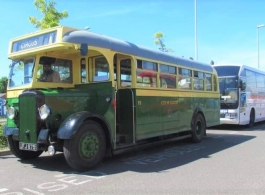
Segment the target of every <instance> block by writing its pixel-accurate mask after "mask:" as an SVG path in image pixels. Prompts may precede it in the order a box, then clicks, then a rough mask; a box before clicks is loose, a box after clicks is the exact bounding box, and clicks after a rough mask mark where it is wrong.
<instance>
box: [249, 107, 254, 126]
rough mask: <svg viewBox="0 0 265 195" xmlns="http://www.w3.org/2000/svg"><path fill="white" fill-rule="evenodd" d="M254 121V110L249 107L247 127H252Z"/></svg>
mask: <svg viewBox="0 0 265 195" xmlns="http://www.w3.org/2000/svg"><path fill="white" fill-rule="evenodd" d="M254 123H255V111H254V110H253V109H251V111H250V115H249V123H248V127H253V126H254Z"/></svg>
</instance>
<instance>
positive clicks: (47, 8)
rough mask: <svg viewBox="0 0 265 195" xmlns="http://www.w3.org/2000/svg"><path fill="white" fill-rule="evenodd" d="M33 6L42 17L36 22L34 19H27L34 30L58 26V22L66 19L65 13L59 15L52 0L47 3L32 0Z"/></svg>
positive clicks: (44, 0) (43, 0) (40, 0)
mask: <svg viewBox="0 0 265 195" xmlns="http://www.w3.org/2000/svg"><path fill="white" fill-rule="evenodd" d="M34 5H35V7H36V8H37V10H39V11H40V12H41V14H42V15H43V18H42V19H41V20H37V18H36V17H29V21H30V23H31V24H33V25H34V26H35V27H36V28H40V29H46V28H50V27H55V26H59V24H60V20H62V19H64V18H67V17H68V12H67V11H63V12H61V13H60V12H58V11H57V10H56V9H55V5H56V2H55V1H54V0H51V1H50V2H48V3H47V2H46V0H34Z"/></svg>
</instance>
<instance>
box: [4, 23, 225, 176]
mask: <svg viewBox="0 0 265 195" xmlns="http://www.w3.org/2000/svg"><path fill="white" fill-rule="evenodd" d="M8 58H9V59H10V60H12V62H11V65H10V75H9V83H8V89H7V104H6V107H7V115H8V119H7V123H6V125H5V128H4V135H5V136H7V137H8V141H9V146H10V149H11V151H12V152H13V154H14V155H15V156H16V157H18V158H20V159H33V158H37V157H38V156H40V155H41V154H42V153H43V152H48V153H49V154H50V155H53V154H54V153H55V152H56V151H58V152H63V153H64V156H65V158H66V161H67V162H68V164H69V165H70V166H71V167H72V168H73V169H75V170H79V171H82V170H87V169H89V168H92V167H94V166H95V165H97V164H98V163H99V162H100V161H102V159H103V158H104V157H105V156H106V155H107V154H112V155H113V154H117V153H121V152H125V151H128V150H132V149H135V148H139V147H140V146H147V145H150V144H155V143H159V142H165V141H169V140H178V139H183V138H189V139H191V140H192V141H193V142H200V141H201V140H202V139H203V137H204V136H205V135H206V128H207V127H209V126H213V125H218V124H219V122H220V117H219V115H220V93H219V83H218V79H217V74H216V71H215V69H214V68H213V67H212V66H210V65H208V64H204V63H199V62H197V61H193V60H189V59H184V58H181V57H176V56H174V55H170V54H168V53H164V52H160V51H156V50H151V49H148V48H144V47H142V46H138V45H135V44H132V43H129V42H127V41H123V40H118V39H115V38H111V37H108V36H105V35H101V34H96V33H92V32H88V31H85V30H79V29H73V28H69V27H63V26H58V27H54V28H50V29H45V30H42V31H38V32H35V33H30V34H28V35H25V36H22V37H19V38H16V39H13V40H11V42H10V46H9V54H8ZM46 64H49V65H50V67H51V68H52V71H50V73H54V72H57V73H58V74H59V77H60V78H59V80H56V81H54V80H49V81H44V80H42V79H40V78H41V77H42V75H43V74H44V73H45V72H46V70H45V67H46ZM140 148H141V147H140Z"/></svg>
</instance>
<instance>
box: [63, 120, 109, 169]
mask: <svg viewBox="0 0 265 195" xmlns="http://www.w3.org/2000/svg"><path fill="white" fill-rule="evenodd" d="M63 152H64V156H65V159H66V161H67V163H68V164H69V166H70V167H71V168H73V169H75V170H78V171H85V170H88V169H90V168H92V167H94V166H96V165H97V164H98V163H99V162H101V161H102V159H103V158H104V156H105V153H106V137H105V134H104V132H103V129H102V128H101V126H100V125H99V124H98V123H96V122H94V121H87V122H85V123H84V124H83V125H81V127H80V128H79V130H78V131H77V133H76V134H75V136H74V137H73V138H72V139H68V140H64V148H63Z"/></svg>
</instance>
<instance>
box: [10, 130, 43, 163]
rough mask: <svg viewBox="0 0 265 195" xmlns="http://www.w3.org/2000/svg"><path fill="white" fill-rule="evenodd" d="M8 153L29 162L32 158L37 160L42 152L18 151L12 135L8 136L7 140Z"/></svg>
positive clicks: (17, 145)
mask: <svg viewBox="0 0 265 195" xmlns="http://www.w3.org/2000/svg"><path fill="white" fill-rule="evenodd" d="M7 140H8V144H9V148H10V151H11V152H12V153H13V154H14V155H15V156H16V157H18V158H20V159H21V160H30V159H34V158H38V157H39V156H40V155H41V154H42V153H43V151H41V150H40V151H36V152H34V151H26V150H20V149H19V142H18V141H15V140H13V138H12V135H10V136H8V138H7Z"/></svg>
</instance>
